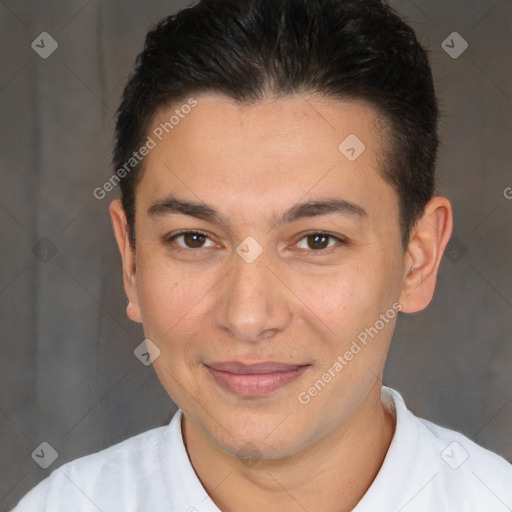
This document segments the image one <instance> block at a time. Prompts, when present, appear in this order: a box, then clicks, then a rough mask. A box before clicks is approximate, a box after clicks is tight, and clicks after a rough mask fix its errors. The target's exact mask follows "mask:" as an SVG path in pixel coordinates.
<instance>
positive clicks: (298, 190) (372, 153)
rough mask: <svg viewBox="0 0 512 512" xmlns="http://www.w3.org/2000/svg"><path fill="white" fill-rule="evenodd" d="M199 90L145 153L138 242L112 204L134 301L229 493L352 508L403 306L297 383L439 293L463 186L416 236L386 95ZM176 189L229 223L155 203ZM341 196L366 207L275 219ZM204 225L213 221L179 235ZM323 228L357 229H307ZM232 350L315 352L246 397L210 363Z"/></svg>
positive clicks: (196, 453)
mask: <svg viewBox="0 0 512 512" xmlns="http://www.w3.org/2000/svg"><path fill="white" fill-rule="evenodd" d="M196 98H197V100H198V105H197V107H195V108H194V109H193V110H192V112H191V113H190V114H188V115H187V116H186V118H185V119H183V120H182V121H181V122H180V124H179V125H177V126H175V128H174V129H173V130H172V132H170V133H169V134H168V135H167V136H166V137H165V138H164V139H163V140H162V141H161V142H159V143H158V144H157V146H156V147H155V148H154V149H152V150H151V151H150V153H149V155H148V156H147V157H146V159H145V170H144V174H143V176H142V180H141V181H140V183H139V185H138V188H137V192H136V220H135V232H136V237H137V243H136V246H135V249H133V248H132V247H131V246H130V243H129V240H128V232H127V225H126V218H125V215H124V212H123V209H122V206H121V203H120V201H118V200H116V201H114V202H113V203H112V204H111V207H110V213H111V218H112V221H113V225H114V230H115V235H116V239H117V242H118V245H119V248H120V252H121V256H122V260H123V269H124V270H123V272H124V285H125V290H126V294H127V297H128V300H129V304H128V308H127V312H128V316H129V317H130V318H131V319H132V320H134V321H136V322H142V323H143V325H144V331H145V335H146V337H147V338H149V339H150V340H152V341H153V343H155V344H156V345H157V346H158V348H159V350H160V356H159V357H158V358H156V360H155V361H154V367H155V370H156V372H157V374H158V377H159V379H160V381H161V382H162V384H163V386H164V387H165V389H166V390H167V392H168V393H169V395H170V396H171V397H172V399H173V400H174V402H175V403H176V404H177V405H178V406H179V407H180V408H181V409H182V410H183V412H184V421H183V424H182V431H183V435H184V439H185V443H186V447H187V451H188V454H189V457H190V460H191V462H192V464H193V466H194V469H195V471H196V473H197V474H198V476H199V478H200V479H201V482H202V484H203V486H204V487H205V489H206V490H207V491H208V493H209V494H210V496H211V498H212V499H213V501H214V502H215V503H216V504H217V505H218V506H219V508H220V509H221V510H223V511H226V512H227V511H235V510H244V511H249V512H251V511H261V510H266V511H270V512H272V511H274V510H275V511H277V510H279V511H282V510H287V511H295V510H297V511H298V510H301V511H303V510H304V509H305V510H315V511H318V512H323V511H344V510H351V509H352V508H353V507H354V506H355V505H356V504H357V503H358V501H359V500H360V499H361V497H362V496H363V495H364V493H365V492H366V491H367V489H368V488H369V486H370V485H371V483H372V481H373V480H374V478H375V476H376V475H377V473H378V471H379V468H380V467H381V465H382V462H383V460H384V457H385V454H386V452H387V450H388V448H389V444H390V442H391V439H392V436H393V432H394V418H393V417H392V415H391V414H390V413H389V412H387V411H386V410H385V409H384V408H383V406H382V403H381V401H380V392H381V385H382V374H383V369H384V363H385V359H386V356H387V353H388V350H389V345H390V341H391V337H392V333H393V329H394V326H395V322H396V317H395V319H394V320H393V321H390V322H389V323H386V324H385V327H384V328H383V329H382V330H380V331H379V333H378V335H377V336H375V337H374V338H373V339H371V340H370V342H369V343H368V344H367V346H365V347H364V348H363V349H362V350H361V351H360V352H359V353H358V354H357V355H355V356H354V358H353V359H352V360H351V361H349V362H348V364H347V365H346V366H344V368H343V370H342V371H340V372H339V373H337V374H336V377H334V378H332V380H331V381H330V382H329V383H328V384H327V385H326V386H325V387H324V388H323V389H322V390H321V392H319V393H318V394H317V395H316V396H314V397H313V398H311V400H310V402H309V403H308V404H307V405H304V404H302V403H300V402H299V400H298V395H299V393H301V392H303V391H307V390H308V389H309V388H310V387H311V386H312V385H313V384H314V383H315V382H316V381H317V380H318V379H320V378H321V377H322V375H323V374H324V373H325V372H326V371H327V370H328V368H329V367H332V365H333V363H334V362H335V361H336V360H337V357H338V356H340V355H343V354H344V353H345V352H346V351H347V350H349V348H350V346H351V343H352V341H353V340H354V339H355V338H356V337H357V335H358V334H359V333H361V332H363V331H364V330H365V328H368V327H370V326H373V325H374V324H375V322H376V321H377V320H378V319H379V317H380V315H381V314H383V313H385V312H386V311H387V310H389V309H390V308H392V305H393V304H394V303H397V302H398V303H399V304H400V305H401V308H402V311H403V312H406V313H412V312H416V311H419V310H421V309H423V308H425V307H426V306H427V305H428V303H429V302H430V300H431V298H432V295H433V292H434V288H435V281H436V275H437V271H438V268H439V264H440V261H441V257H442V254H443V252H444V250H445V247H446V245H447V243H448V240H449V238H450V234H451V230H452V212H451V206H450V203H449V202H448V200H447V199H446V198H443V197H435V198H434V199H432V200H431V201H430V202H429V203H428V205H427V206H426V208H425V213H424V216H423V217H422V219H420V220H419V221H418V223H417V224H416V226H415V227H414V229H413V230H412V233H411V237H410V242H409V245H408V247H407V248H406V249H405V250H404V248H403V246H402V244H401V233H400V227H399V209H398V204H399V203H398V196H397V194H396V193H395V191H394V189H393V188H392V187H391V186H390V185H389V184H388V183H387V182H386V181H384V180H383V179H382V177H381V175H380V174H379V165H381V158H382V156H383V152H382V141H381V133H382V132H381V128H379V127H380V125H379V123H378V119H377V117H376V114H375V111H374V110H373V109H372V108H371V107H370V106H367V105H365V104H363V103H359V102H354V101H351V102H339V101H333V100H326V99H321V98H319V97H315V96H314V95H310V96H307V97H306V96H304V97H300V96H293V97H288V98H281V99H268V100H265V101H262V102H259V103H257V104H254V105H250V106H248V105H243V106H242V105H240V104H237V103H236V102H234V101H232V100H230V99H227V98H225V97H224V96H221V95H216V94H203V95H200V96H197V97H196ZM174 108H175V106H173V107H172V108H168V109H165V110H163V111H161V112H159V113H158V115H157V116H156V118H155V119H154V122H153V126H155V127H156V126H158V125H159V124H160V123H161V122H163V121H165V120H167V119H168V118H169V116H170V115H171V114H172V112H173V111H174ZM349 134H356V135H357V137H358V138H359V139H360V140H361V141H363V142H364V144H365V146H366V149H365V151H364V152H363V153H362V154H361V155H360V156H359V157H358V158H357V159H356V160H355V161H349V160H348V159H347V158H346V157H345V156H344V155H343V154H342V153H341V151H340V150H339V149H338V146H339V145H340V143H341V142H342V141H343V140H344V139H345V138H346V137H347V136H348V135H349ZM170 194H173V195H174V196H176V197H179V198H180V199H184V200H189V201H197V202H204V203H207V204H208V205H210V206H211V207H212V208H214V209H215V210H217V211H218V212H219V213H221V214H222V215H224V216H225V217H226V218H227V220H228V221H229V229H228V228H227V227H226V226H223V225H221V224H218V223H215V222H212V221H207V220H202V219H198V218H195V217H192V216H189V215H183V214H170V213H167V214H159V215H150V214H148V209H149V208H150V207H151V206H152V205H153V204H155V203H157V202H158V201H160V200H162V198H165V197H167V196H169V195H170ZM328 198H329V199H332V198H335V199H341V200H344V201H348V202H350V203H351V204H354V205H357V206H358V207H359V208H361V209H363V210H364V211H365V214H364V215H362V216H358V215H351V214H346V213H345V214H328V215H322V216H315V217H309V218H300V219H297V220H295V221H293V222H291V223H283V224H276V223H275V221H274V220H273V219H274V216H276V217H279V216H280V215H281V214H282V213H283V212H284V211H286V210H288V209H289V208H291V207H292V206H294V205H295V204H296V203H298V202H305V201H313V200H315V201H321V200H326V199H328ZM190 229H192V230H199V231H201V232H203V233H205V234H206V235H207V237H205V238H199V239H195V238H194V237H192V238H191V237H180V238H178V239H174V241H169V240H168V241H167V242H166V241H165V239H166V237H168V235H173V234H175V233H178V232H179V231H182V230H190ZM315 232H316V233H318V232H320V233H328V234H329V235H332V236H333V237H338V238H340V240H344V243H342V242H339V241H337V240H336V239H335V238H328V239H320V241H318V239H317V240H315V239H314V237H313V239H311V237H309V238H308V236H307V235H308V234H311V233H315ZM248 236H250V237H253V238H254V239H255V240H256V241H257V243H258V244H259V245H260V246H261V248H262V250H263V252H262V253H261V255H259V257H258V258H257V259H256V260H255V261H254V262H252V263H247V262H246V261H245V260H244V259H243V258H242V257H240V256H239V254H238V253H237V252H236V249H237V247H238V246H240V244H241V243H242V242H243V241H244V239H246V237H248ZM187 244H188V245H187ZM179 248H181V249H182V251H181V252H178V251H177V249H179ZM413 266H414V268H413ZM219 361H239V362H243V363H246V364H250V363H256V362H262V361H277V362H282V363H288V364H294V365H298V364H300V365H309V366H308V367H307V370H306V371H305V372H304V373H302V374H301V375H300V376H299V377H298V378H297V379H296V380H294V381H292V382H290V383H289V384H287V385H285V386H283V387H281V388H279V389H278V390H276V391H273V392H272V393H269V394H268V395H265V396H262V397H246V396H239V395H237V394H234V393H232V392H230V391H227V390H225V389H224V388H222V387H220V386H219V385H218V384H217V383H216V381H215V380H214V379H213V378H212V375H211V374H210V372H209V371H208V370H207V368H206V367H205V363H206V364H208V363H213V362H219Z"/></svg>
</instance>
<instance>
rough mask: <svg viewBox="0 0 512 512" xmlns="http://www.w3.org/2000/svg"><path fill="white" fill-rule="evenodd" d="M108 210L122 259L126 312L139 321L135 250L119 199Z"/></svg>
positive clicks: (129, 316) (140, 319)
mask: <svg viewBox="0 0 512 512" xmlns="http://www.w3.org/2000/svg"><path fill="white" fill-rule="evenodd" d="M109 211H110V218H111V219H112V225H113V228H114V235H115V237H116V241H117V245H118V247H119V252H120V253H121V259H122V261H123V282H124V290H125V293H126V296H127V298H128V306H127V308H126V314H127V316H128V318H130V320H133V321H134V322H139V323H140V322H142V317H141V313H140V307H139V300H138V294H137V281H136V265H135V250H134V249H133V247H132V246H131V244H130V236H129V230H128V224H127V221H126V215H125V212H124V209H123V206H122V204H121V201H120V200H119V199H116V200H115V201H112V203H111V204H110V208H109Z"/></svg>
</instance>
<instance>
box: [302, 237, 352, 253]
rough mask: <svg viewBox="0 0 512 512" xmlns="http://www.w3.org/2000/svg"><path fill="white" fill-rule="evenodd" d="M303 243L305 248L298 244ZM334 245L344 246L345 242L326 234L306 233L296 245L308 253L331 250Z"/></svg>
mask: <svg viewBox="0 0 512 512" xmlns="http://www.w3.org/2000/svg"><path fill="white" fill-rule="evenodd" d="M303 241H305V242H306V243H305V245H306V247H304V245H303V246H302V247H301V246H300V244H301V243H303ZM331 241H332V243H331ZM336 243H338V244H341V245H345V244H346V241H345V240H344V239H342V238H338V237H336V236H334V235H329V234H328V233H322V232H316V233H308V234H307V235H305V236H303V237H302V238H301V239H300V240H299V242H298V244H297V245H298V246H299V248H300V249H305V250H307V251H310V252H315V251H316V252H322V251H325V249H330V248H332V247H333V246H334V245H336ZM325 252H327V251H325Z"/></svg>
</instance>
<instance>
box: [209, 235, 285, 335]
mask: <svg viewBox="0 0 512 512" xmlns="http://www.w3.org/2000/svg"><path fill="white" fill-rule="evenodd" d="M250 243H251V242H250V241H249V245H247V246H244V243H242V244H240V246H239V247H238V248H237V254H236V255H234V258H233V268H232V270H231V272H230V273H229V275H228V278H227V279H226V281H225V284H224V288H223V290H222V297H221V300H220V301H219V303H218V304H217V307H216V311H215V323H216V325H217V327H219V328H222V329H223V330H227V331H229V332H230V334H231V336H232V337H233V338H234V339H237V340H239V341H246V342H247V341H249V342H250V341H253V342H254V341H259V340H262V339H265V338H268V337H269V336H270V335H271V333H275V332H278V331H279V330H282V329H284V328H285V327H286V325H287V323H288V322H289V321H290V318H291V315H290V310H289V308H288V304H287V301H286V296H285V294H284V292H283V290H282V289H281V288H282V284H281V283H280V281H279V279H277V278H276V276H275V275H274V273H273V272H272V271H271V270H270V268H269V264H270V261H269V258H267V256H266V254H264V253H263V252H262V251H261V250H259V251H256V252H255V250H256V248H255V246H251V245H250ZM257 252H259V254H258V255H256V253H257Z"/></svg>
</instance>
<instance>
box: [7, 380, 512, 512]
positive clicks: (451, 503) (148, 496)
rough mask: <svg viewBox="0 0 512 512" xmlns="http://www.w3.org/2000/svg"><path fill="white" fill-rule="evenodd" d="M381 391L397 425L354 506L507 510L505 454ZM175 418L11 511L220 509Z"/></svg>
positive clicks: (43, 487) (510, 502)
mask: <svg viewBox="0 0 512 512" xmlns="http://www.w3.org/2000/svg"><path fill="white" fill-rule="evenodd" d="M382 399H383V403H384V406H385V407H386V408H387V409H388V410H390V411H391V412H393V413H394V414H395V415H396V430H395V433H394V436H393V439H392V442H391V445H390V447H389V450H388V453H387V455H386V457H385V460H384V463H383V465H382V468H381V469H380V472H379V473H378V475H377V477H376V479H375V480H374V482H373V483H372V485H371V486H370V488H369V489H368V491H367V493H366V494H365V495H364V496H363V498H362V499H361V501H360V502H359V504H358V505H357V506H356V507H355V509H354V512H377V511H378V512H388V511H389V512H391V511H393V512H398V511H400V512H411V511H435V512H442V511H449V512H453V511H458V510H461V511H485V512H490V511H496V512H497V511H511V510H512V465H510V464H509V463H508V462H507V461H506V460H505V459H503V458H501V457H500V456H498V455H496V454H494V453H492V452H490V451H488V450H486V449H484V448H482V447H480V446H478V445H476V444H475V443H473V442H472V441H471V440H469V439H468V438H467V437H465V436H463V435H462V434H459V433H457V432H454V431H451V430H448V429H446V428H442V427H439V426H437V425H434V424H433V423H430V422H429V421H426V420H423V419H420V418H417V417H416V416H415V415H414V414H412V412H411V411H409V410H408V409H407V407H406V405H405V403H404V401H403V399H402V397H401V396H400V394H399V393H398V392H396V391H394V390H392V389H390V388H387V387H383V388H382ZM181 419H182V412H181V410H178V412H177V413H176V414H175V416H174V417H173V419H172V420H171V422H170V423H169V425H167V426H165V427H159V428H155V429H152V430H149V431H147V432H144V433H142V434H140V435H138V436H135V437H132V438H130V439H127V440H126V441H123V442H122V443H119V444H116V445H114V446H112V447H110V448H107V449H106V450H103V451H100V452H98V453H95V454H92V455H87V456H85V457H82V458H80V459H77V460H75V461H72V462H69V463H67V464H64V465H63V466H61V467H60V468H58V469H56V470H54V471H53V472H52V473H51V475H50V476H49V477H48V478H47V479H46V480H44V481H42V482H41V483H40V484H38V485H37V486H36V487H34V489H32V490H31V491H30V492H29V493H28V494H27V495H26V496H25V497H24V498H23V499H22V500H21V501H20V502H19V504H18V505H17V507H16V508H15V509H14V510H13V511H12V512H43V511H44V512H75V511H76V512H98V511H101V512H220V509H219V508H218V507H217V506H216V505H215V504H214V503H213V501H212V500H211V499H210V498H209V496H208V494H207V493H206V491H205V489H204V488H203V486H202V485H201V482H200V480H199V479H198V477H197V475H196V474H195V472H194V468H193V467H192V464H191V462H190V460H189V458H188V455H187V451H186V449H185V445H184V443H183V437H182V433H181ZM241 512H243V511H241Z"/></svg>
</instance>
